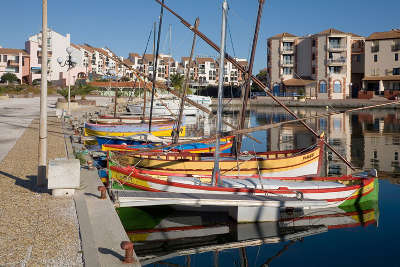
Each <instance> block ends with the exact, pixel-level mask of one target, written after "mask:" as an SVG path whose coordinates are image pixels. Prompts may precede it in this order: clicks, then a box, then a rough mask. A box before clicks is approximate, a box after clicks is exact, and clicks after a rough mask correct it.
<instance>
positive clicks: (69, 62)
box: [57, 47, 77, 115]
mask: <svg viewBox="0 0 400 267" xmlns="http://www.w3.org/2000/svg"><path fill="white" fill-rule="evenodd" d="M66 51H67V54H68V57H67V59H66V60H64V59H63V58H62V57H59V58H57V62H58V64H60V66H61V67H65V66H68V70H67V72H68V115H70V114H71V107H70V106H71V79H70V70H71V69H72V68H73V67H75V65H76V64H77V60H76V58H74V57H73V56H72V52H73V49H72V47H67V49H66Z"/></svg>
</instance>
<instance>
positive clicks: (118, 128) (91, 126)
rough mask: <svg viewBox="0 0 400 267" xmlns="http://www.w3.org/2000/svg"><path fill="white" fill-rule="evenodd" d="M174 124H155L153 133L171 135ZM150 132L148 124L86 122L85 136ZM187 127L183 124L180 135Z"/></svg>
mask: <svg viewBox="0 0 400 267" xmlns="http://www.w3.org/2000/svg"><path fill="white" fill-rule="evenodd" d="M173 127H174V126H173V124H165V123H160V124H155V125H153V126H152V131H151V133H152V134H153V135H154V136H171V133H172V130H173ZM145 133H148V124H145V123H141V124H126V123H114V124H99V123H85V136H133V135H138V134H145ZM185 133H186V127H185V126H183V127H182V128H181V131H180V133H179V135H180V136H185Z"/></svg>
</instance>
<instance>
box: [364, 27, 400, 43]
mask: <svg viewBox="0 0 400 267" xmlns="http://www.w3.org/2000/svg"><path fill="white" fill-rule="evenodd" d="M385 39H400V29H393V30H391V31H388V32H374V33H373V34H371V35H370V36H368V37H367V39H366V40H367V41H372V40H385Z"/></svg>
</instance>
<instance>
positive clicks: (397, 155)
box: [394, 152, 399, 160]
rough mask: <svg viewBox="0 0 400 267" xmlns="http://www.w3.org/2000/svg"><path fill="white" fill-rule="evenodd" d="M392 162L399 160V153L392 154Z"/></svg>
mask: <svg viewBox="0 0 400 267" xmlns="http://www.w3.org/2000/svg"><path fill="white" fill-rule="evenodd" d="M394 160H399V152H394Z"/></svg>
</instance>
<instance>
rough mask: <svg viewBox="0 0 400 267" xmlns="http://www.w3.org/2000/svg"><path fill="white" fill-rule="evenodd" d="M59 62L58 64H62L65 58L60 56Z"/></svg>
mask: <svg viewBox="0 0 400 267" xmlns="http://www.w3.org/2000/svg"><path fill="white" fill-rule="evenodd" d="M57 62H58V64H60V65H61V64H62V62H63V59H62V57H58V58H57Z"/></svg>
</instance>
